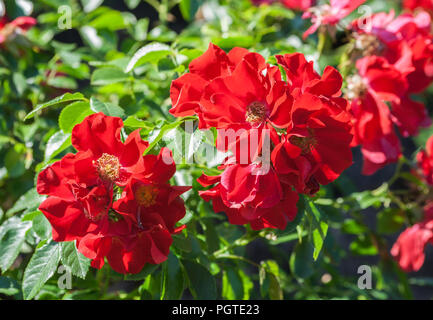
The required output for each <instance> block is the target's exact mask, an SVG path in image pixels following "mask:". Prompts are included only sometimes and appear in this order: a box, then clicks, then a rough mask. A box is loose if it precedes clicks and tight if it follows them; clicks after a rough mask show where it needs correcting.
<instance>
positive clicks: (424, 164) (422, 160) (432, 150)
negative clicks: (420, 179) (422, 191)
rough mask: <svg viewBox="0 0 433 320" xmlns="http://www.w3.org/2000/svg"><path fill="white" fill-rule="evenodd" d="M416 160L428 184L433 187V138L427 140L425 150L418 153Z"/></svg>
mask: <svg viewBox="0 0 433 320" xmlns="http://www.w3.org/2000/svg"><path fill="white" fill-rule="evenodd" d="M416 160H417V162H418V167H419V168H420V169H421V170H422V173H423V176H424V179H425V180H426V181H427V183H428V184H430V185H433V136H432V137H430V139H428V140H427V143H426V148H425V150H421V151H420V152H418V154H417V155H416Z"/></svg>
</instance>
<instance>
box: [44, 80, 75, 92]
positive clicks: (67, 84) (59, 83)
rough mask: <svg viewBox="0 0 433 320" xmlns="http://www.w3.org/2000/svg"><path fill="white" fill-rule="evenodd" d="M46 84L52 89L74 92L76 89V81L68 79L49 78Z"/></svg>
mask: <svg viewBox="0 0 433 320" xmlns="http://www.w3.org/2000/svg"><path fill="white" fill-rule="evenodd" d="M47 84H48V85H50V86H51V87H54V88H60V89H70V90H75V89H77V88H78V84H77V81H75V80H74V79H72V78H69V77H53V78H49V79H48V81H47Z"/></svg>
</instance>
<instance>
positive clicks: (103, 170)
mask: <svg viewBox="0 0 433 320" xmlns="http://www.w3.org/2000/svg"><path fill="white" fill-rule="evenodd" d="M95 165H96V170H97V171H98V174H99V176H100V177H101V179H102V180H106V181H111V182H113V181H115V180H117V179H119V176H120V162H119V159H118V158H117V157H116V156H113V155H111V154H108V153H103V154H102V156H101V157H100V158H99V159H98V160H96V163H95Z"/></svg>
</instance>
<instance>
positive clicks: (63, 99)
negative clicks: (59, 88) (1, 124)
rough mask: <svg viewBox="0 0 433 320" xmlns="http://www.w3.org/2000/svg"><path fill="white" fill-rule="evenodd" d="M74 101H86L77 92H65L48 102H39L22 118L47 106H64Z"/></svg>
mask: <svg viewBox="0 0 433 320" xmlns="http://www.w3.org/2000/svg"><path fill="white" fill-rule="evenodd" d="M76 101H87V100H86V98H84V96H83V95H82V94H81V93H79V92H77V93H65V94H64V95H61V96H60V97H57V98H55V99H53V100H50V101H48V102H45V103H42V104H39V105H37V106H36V108H34V109H33V110H32V111H31V112H30V113H29V114H27V115H26V116H25V118H24V120H27V119H30V118H33V116H34V115H35V114H36V112H38V111H41V110H42V109H45V108H48V107H59V106H66V105H68V104H71V103H72V102H76Z"/></svg>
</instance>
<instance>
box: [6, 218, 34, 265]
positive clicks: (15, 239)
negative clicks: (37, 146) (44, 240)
mask: <svg viewBox="0 0 433 320" xmlns="http://www.w3.org/2000/svg"><path fill="white" fill-rule="evenodd" d="M30 227H31V223H29V222H23V221H21V219H20V218H18V217H12V218H10V219H9V220H7V221H6V222H5V223H4V224H3V225H1V226H0V269H1V270H2V272H6V271H7V270H8V269H9V268H10V266H11V265H12V264H13V263H14V261H15V259H16V258H17V256H18V254H19V253H20V250H21V247H22V245H23V244H24V240H25V236H26V232H27V230H29V229H30Z"/></svg>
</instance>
